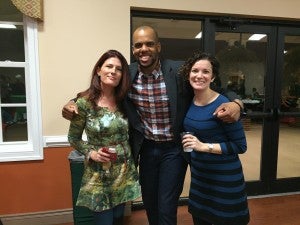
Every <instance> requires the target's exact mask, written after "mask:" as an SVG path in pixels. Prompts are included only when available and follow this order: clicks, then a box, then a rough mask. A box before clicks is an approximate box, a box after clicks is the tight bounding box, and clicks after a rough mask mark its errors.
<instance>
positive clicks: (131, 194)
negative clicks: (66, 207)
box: [68, 50, 141, 225]
mask: <svg viewBox="0 0 300 225" xmlns="http://www.w3.org/2000/svg"><path fill="white" fill-rule="evenodd" d="M129 87H130V77H129V69H128V64H127V61H126V59H125V58H124V56H123V55H122V54H121V53H119V52H118V51H116V50H109V51H107V52H106V53H104V54H103V55H102V56H101V57H100V59H99V60H98V62H97V63H96V65H95V66H94V69H93V72H92V78H91V84H90V87H89V88H88V89H87V90H86V91H83V92H81V93H79V94H78V96H77V99H76V105H77V107H78V111H77V110H76V113H77V115H76V116H75V117H74V118H73V119H72V120H71V123H70V128H69V134H68V138H69V142H70V144H71V146H72V147H73V148H75V149H76V150H78V151H80V152H81V153H82V154H84V155H85V156H86V160H85V170H84V174H83V177H82V183H81V187H80V191H79V195H78V198H77V203H76V205H78V206H85V207H88V208H89V209H90V210H92V211H94V218H95V222H96V224H97V225H121V224H123V222H122V221H123V215H124V207H125V203H126V202H128V201H132V200H134V199H136V198H138V197H140V195H141V193H140V185H139V182H138V173H137V170H136V167H135V165H134V162H133V157H132V155H131V150H130V146H129V142H128V122H127V118H126V115H125V112H124V110H123V108H122V101H123V99H124V98H125V96H126V94H127V91H128V89H129ZM84 131H85V133H86V136H87V141H84V140H83V139H82V134H83V132H84ZM110 150H115V151H116V155H113V154H111V153H110V152H109V151H110Z"/></svg>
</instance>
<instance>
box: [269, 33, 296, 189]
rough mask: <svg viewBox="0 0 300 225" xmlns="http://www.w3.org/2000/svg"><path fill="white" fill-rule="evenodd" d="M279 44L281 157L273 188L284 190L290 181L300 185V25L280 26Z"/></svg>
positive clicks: (279, 153)
mask: <svg viewBox="0 0 300 225" xmlns="http://www.w3.org/2000/svg"><path fill="white" fill-rule="evenodd" d="M277 46H278V52H277V65H278V67H277V69H276V75H277V77H278V80H277V82H276V84H275V85H276V90H278V91H277V92H275V93H274V95H275V96H274V97H275V109H276V113H277V118H278V161H277V174H276V180H275V181H274V182H273V183H272V189H275V190H277V191H279V192H282V191H286V190H288V189H289V187H287V184H288V186H290V187H294V188H297V189H298V190H299V187H300V141H299V137H300V28H288V27H279V28H278V43H277ZM284 184H285V185H284ZM297 189H296V190H297Z"/></svg>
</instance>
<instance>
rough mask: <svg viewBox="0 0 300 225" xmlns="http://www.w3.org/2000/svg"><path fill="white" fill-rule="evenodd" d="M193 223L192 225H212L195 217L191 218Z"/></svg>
mask: <svg viewBox="0 0 300 225" xmlns="http://www.w3.org/2000/svg"><path fill="white" fill-rule="evenodd" d="M193 222H194V225H212V223H209V222H207V221H205V220H202V219H201V218H200V217H196V216H193Z"/></svg>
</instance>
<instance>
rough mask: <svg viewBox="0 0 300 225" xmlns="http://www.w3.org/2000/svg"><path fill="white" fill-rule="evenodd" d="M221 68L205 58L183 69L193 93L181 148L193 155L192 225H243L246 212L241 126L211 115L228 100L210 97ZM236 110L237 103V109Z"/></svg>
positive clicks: (194, 59)
mask: <svg viewBox="0 0 300 225" xmlns="http://www.w3.org/2000/svg"><path fill="white" fill-rule="evenodd" d="M218 70H219V63H218V61H217V59H216V58H215V57H213V56H211V55H210V54H207V53H201V52H198V53H195V54H194V55H193V56H192V57H191V58H189V59H188V60H187V61H186V62H185V64H184V65H183V67H182V69H181V74H182V75H183V76H184V77H185V78H186V80H187V81H188V82H189V84H190V86H191V87H192V88H193V90H194V99H193V101H192V103H191V105H190V108H189V110H188V112H187V114H186V117H185V120H184V129H185V131H191V132H193V133H194V135H191V134H188V135H185V136H184V139H183V141H182V143H183V147H189V148H193V149H194V151H192V152H191V165H190V167H191V186H190V193H189V212H190V213H191V214H192V217H193V221H194V225H212V224H214V225H245V224H248V222H249V209H248V203H247V195H246V191H245V188H246V187H245V180H244V175H243V169H242V165H241V161H240V159H239V155H238V154H242V153H244V152H245V151H246V150H247V143H246V137H245V133H244V130H243V127H242V124H241V122H240V121H238V122H235V123H224V122H222V121H221V120H219V119H218V118H217V117H216V116H214V115H213V112H214V111H215V110H216V108H217V107H218V106H219V105H221V104H222V103H224V102H228V101H229V100H228V99H227V98H226V97H225V96H223V95H221V94H219V93H217V92H215V91H213V90H212V89H211V88H210V83H211V82H213V81H214V79H215V77H216V76H218ZM237 104H238V103H237Z"/></svg>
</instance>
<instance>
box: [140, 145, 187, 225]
mask: <svg viewBox="0 0 300 225" xmlns="http://www.w3.org/2000/svg"><path fill="white" fill-rule="evenodd" d="M186 168H187V162H186V161H185V159H184V158H183V156H182V153H181V150H180V148H179V146H177V145H176V144H175V143H174V142H163V143H160V142H154V141H149V140H146V141H144V144H143V147H142V150H141V153H140V167H139V172H140V182H141V187H142V197H143V203H144V206H145V209H146V212H147V217H148V221H149V225H176V224H177V206H178V199H179V196H180V194H181V192H182V188H183V182H184V177H185V173H186Z"/></svg>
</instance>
